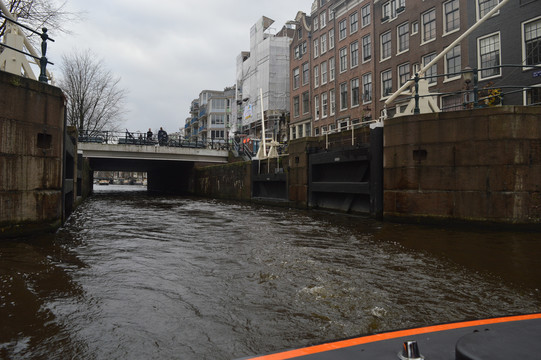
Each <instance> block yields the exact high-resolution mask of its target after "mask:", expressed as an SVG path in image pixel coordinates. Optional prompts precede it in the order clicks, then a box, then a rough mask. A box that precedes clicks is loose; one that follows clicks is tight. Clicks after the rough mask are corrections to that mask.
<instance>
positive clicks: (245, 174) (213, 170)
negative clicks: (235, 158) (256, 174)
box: [189, 162, 252, 201]
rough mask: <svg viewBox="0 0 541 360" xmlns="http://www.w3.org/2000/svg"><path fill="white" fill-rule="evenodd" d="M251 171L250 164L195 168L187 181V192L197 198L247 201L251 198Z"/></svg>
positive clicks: (237, 163) (239, 163)
mask: <svg viewBox="0 0 541 360" xmlns="http://www.w3.org/2000/svg"><path fill="white" fill-rule="evenodd" d="M251 169H252V164H251V162H233V163H229V164H227V165H214V166H206V167H199V166H196V167H195V168H194V169H193V175H192V176H191V177H190V180H189V190H190V192H191V193H192V194H196V195H199V196H207V197H212V198H216V199H229V200H244V201H248V200H250V199H251V198H252V193H251V179H252V176H251Z"/></svg>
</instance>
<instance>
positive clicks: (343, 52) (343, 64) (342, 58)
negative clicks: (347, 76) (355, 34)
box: [340, 47, 348, 73]
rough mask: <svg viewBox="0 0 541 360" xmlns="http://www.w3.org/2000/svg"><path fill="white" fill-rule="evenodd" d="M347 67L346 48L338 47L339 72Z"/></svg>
mask: <svg viewBox="0 0 541 360" xmlns="http://www.w3.org/2000/svg"><path fill="white" fill-rule="evenodd" d="M347 69H348V48H347V47H343V48H341V49H340V73H343V72H344V71H346V70H347Z"/></svg>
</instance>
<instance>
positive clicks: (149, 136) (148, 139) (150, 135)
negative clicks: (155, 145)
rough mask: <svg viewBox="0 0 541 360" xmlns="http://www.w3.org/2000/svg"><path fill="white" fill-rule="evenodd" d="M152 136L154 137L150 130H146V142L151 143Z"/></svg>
mask: <svg viewBox="0 0 541 360" xmlns="http://www.w3.org/2000/svg"><path fill="white" fill-rule="evenodd" d="M152 135H154V134H153V133H152V129H151V128H148V131H147V141H151V140H152Z"/></svg>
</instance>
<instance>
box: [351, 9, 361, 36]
mask: <svg viewBox="0 0 541 360" xmlns="http://www.w3.org/2000/svg"><path fill="white" fill-rule="evenodd" d="M358 29H359V13H357V12H355V13H353V14H351V15H350V16H349V33H350V34H353V33H354V32H356V31H357V30H358Z"/></svg>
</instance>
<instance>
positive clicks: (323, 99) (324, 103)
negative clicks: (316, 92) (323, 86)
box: [321, 92, 329, 119]
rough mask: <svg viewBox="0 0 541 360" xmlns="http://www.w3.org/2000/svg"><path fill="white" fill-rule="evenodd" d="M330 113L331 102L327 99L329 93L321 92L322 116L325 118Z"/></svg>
mask: <svg viewBox="0 0 541 360" xmlns="http://www.w3.org/2000/svg"><path fill="white" fill-rule="evenodd" d="M328 114H329V103H328V99H327V93H326V92H324V93H322V94H321V118H322V119H324V118H326V117H327V115H328Z"/></svg>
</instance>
